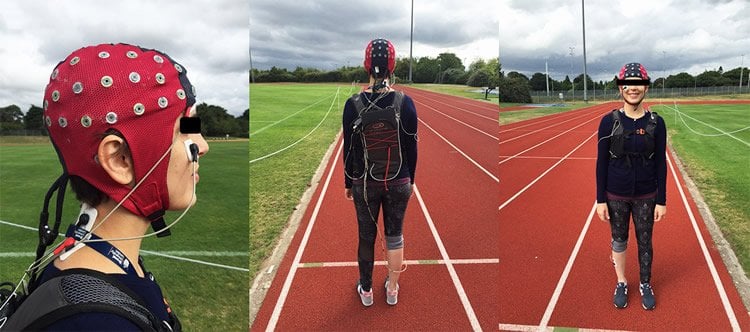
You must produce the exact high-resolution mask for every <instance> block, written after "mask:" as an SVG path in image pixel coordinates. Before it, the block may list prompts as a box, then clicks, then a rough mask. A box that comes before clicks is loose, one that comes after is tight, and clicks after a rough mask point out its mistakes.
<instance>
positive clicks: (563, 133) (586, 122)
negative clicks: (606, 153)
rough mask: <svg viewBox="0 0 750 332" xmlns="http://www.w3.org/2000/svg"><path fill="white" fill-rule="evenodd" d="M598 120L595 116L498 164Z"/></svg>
mask: <svg viewBox="0 0 750 332" xmlns="http://www.w3.org/2000/svg"><path fill="white" fill-rule="evenodd" d="M598 118H599V116H598V115H597V116H595V117H593V118H591V119H589V120H588V121H585V122H582V123H581V124H579V125H577V126H575V127H573V128H570V129H568V130H566V131H563V132H561V133H559V134H557V135H555V136H552V137H550V138H548V139H546V140H544V141H542V142H540V143H537V144H536V145H534V146H532V147H530V148H528V149H526V150H523V151H521V152H519V153H516V154H514V155H513V156H511V157H508V158H506V159H503V160H501V161H500V162H499V163H498V164H502V163H504V162H506V161H508V160H511V159H514V158H515V157H517V156H520V155H522V154H524V153H526V152H529V151H531V150H533V149H536V148H538V147H540V146H542V145H544V144H546V143H549V142H550V141H552V140H554V139H555V138H558V137H560V136H562V135H565V134H566V133H568V132H570V131H572V130H573V129H576V128H578V127H581V126H583V125H585V124H588V123H589V122H591V121H592V120H596V119H598Z"/></svg>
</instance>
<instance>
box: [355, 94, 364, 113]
mask: <svg viewBox="0 0 750 332" xmlns="http://www.w3.org/2000/svg"><path fill="white" fill-rule="evenodd" d="M352 102H353V103H354V109H355V110H357V114H358V115H362V112H364V110H365V108H366V107H367V106H365V102H363V101H362V95H361V94H359V93H356V94H354V95H352Z"/></svg>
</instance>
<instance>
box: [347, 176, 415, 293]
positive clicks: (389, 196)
mask: <svg viewBox="0 0 750 332" xmlns="http://www.w3.org/2000/svg"><path fill="white" fill-rule="evenodd" d="M352 196H353V198H354V207H355V208H356V210H357V222H358V224H359V249H358V250H357V263H358V264H359V281H360V282H361V283H362V288H363V289H365V290H367V289H370V288H371V287H372V268H373V264H374V260H375V238H376V237H377V235H378V224H377V220H378V215H379V214H380V208H381V206H382V208H383V219H384V224H385V235H386V236H389V237H390V236H401V235H402V227H403V225H404V214H405V213H406V206H407V204H408V203H409V197H410V196H411V184H410V183H406V184H398V185H393V186H390V185H389V186H388V190H385V188H384V187H383V186H382V185H375V186H369V185H368V186H367V202H365V200H364V186H363V185H356V184H355V185H354V186H352Z"/></svg>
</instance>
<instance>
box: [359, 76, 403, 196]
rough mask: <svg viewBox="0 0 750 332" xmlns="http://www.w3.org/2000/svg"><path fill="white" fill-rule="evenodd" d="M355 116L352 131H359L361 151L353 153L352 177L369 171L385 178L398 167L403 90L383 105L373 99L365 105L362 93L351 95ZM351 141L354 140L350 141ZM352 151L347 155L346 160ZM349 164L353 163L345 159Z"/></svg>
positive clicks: (374, 175) (378, 178)
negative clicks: (387, 103)
mask: <svg viewBox="0 0 750 332" xmlns="http://www.w3.org/2000/svg"><path fill="white" fill-rule="evenodd" d="M351 99H352V102H353V103H354V107H355V109H356V111H357V114H358V115H357V118H356V119H355V120H354V122H353V123H352V125H353V132H352V135H357V134H358V135H359V138H360V144H361V147H362V150H363V155H360V156H355V157H354V158H353V160H351V162H352V163H353V167H350V168H352V172H351V173H350V174H352V176H351V177H352V178H358V177H364V176H365V175H366V174H369V175H370V177H372V178H373V179H375V180H376V181H381V182H387V181H389V180H392V179H394V178H396V176H398V173H399V172H400V171H401V165H402V158H401V139H400V135H399V131H400V128H401V104H402V102H403V100H404V94H403V92H401V91H395V92H394V97H393V103H392V104H391V105H389V106H387V107H385V108H380V107H378V106H377V105H376V104H375V103H374V102H369V105H365V103H364V101H363V100H362V99H363V97H362V95H361V94H355V95H354V96H352V98H351ZM352 143H354V142H352ZM351 155H352V153H349V154H348V156H347V161H349V157H351ZM348 165H352V164H351V163H348Z"/></svg>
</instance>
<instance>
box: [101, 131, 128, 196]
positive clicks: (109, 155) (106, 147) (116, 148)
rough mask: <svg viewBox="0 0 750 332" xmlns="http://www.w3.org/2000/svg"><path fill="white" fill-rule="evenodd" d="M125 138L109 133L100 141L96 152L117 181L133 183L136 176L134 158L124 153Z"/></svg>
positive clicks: (106, 169)
mask: <svg viewBox="0 0 750 332" xmlns="http://www.w3.org/2000/svg"><path fill="white" fill-rule="evenodd" d="M125 146H126V145H125V140H123V139H122V138H121V137H118V136H115V135H107V136H106V137H104V139H102V141H101V142H100V143H99V149H98V150H97V152H96V156H97V160H99V164H100V165H101V166H102V168H103V169H104V171H105V172H107V174H108V175H109V177H111V178H112V180H114V181H115V182H117V183H119V184H123V185H128V184H132V183H133V179H134V178H135V175H134V173H135V172H134V170H133V160H132V159H131V158H130V156H129V155H128V154H127V153H124V151H123V150H124V149H126V147H125Z"/></svg>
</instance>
